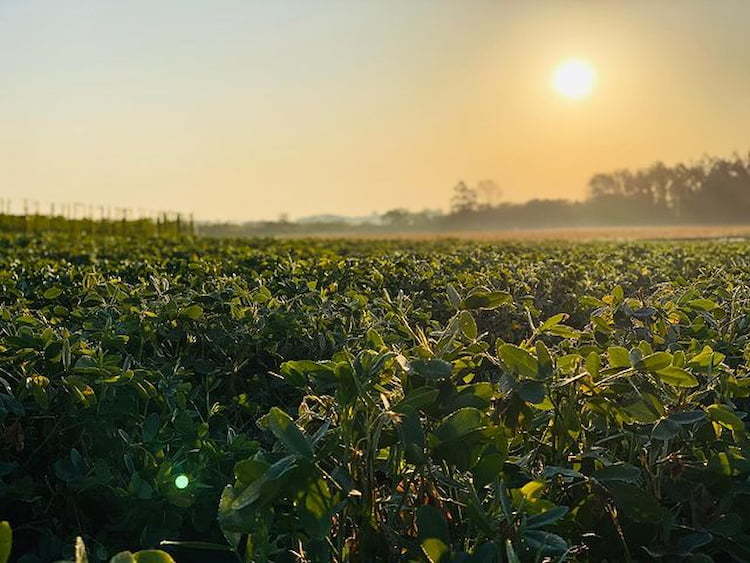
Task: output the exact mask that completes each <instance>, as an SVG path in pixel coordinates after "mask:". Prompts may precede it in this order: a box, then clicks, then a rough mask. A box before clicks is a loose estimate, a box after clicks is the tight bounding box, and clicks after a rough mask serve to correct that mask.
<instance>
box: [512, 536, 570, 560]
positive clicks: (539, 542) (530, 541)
mask: <svg viewBox="0 0 750 563" xmlns="http://www.w3.org/2000/svg"><path fill="white" fill-rule="evenodd" d="M523 539H524V541H525V542H526V545H528V546H529V549H531V551H532V553H534V555H535V556H536V557H540V556H541V557H548V556H555V555H562V554H563V553H565V552H566V551H567V550H568V543H567V542H566V541H565V540H564V539H563V538H561V537H560V536H558V535H557V534H552V533H550V532H544V531H542V530H526V531H524V533H523Z"/></svg>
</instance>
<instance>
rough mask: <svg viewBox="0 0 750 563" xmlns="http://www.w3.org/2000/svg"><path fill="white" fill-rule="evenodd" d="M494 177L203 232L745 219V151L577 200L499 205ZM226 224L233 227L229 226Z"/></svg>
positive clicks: (748, 196)
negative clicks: (378, 211) (353, 213)
mask: <svg viewBox="0 0 750 563" xmlns="http://www.w3.org/2000/svg"><path fill="white" fill-rule="evenodd" d="M501 196H502V190H501V189H500V187H499V186H498V185H497V184H496V183H495V182H494V181H492V180H482V181H480V182H479V183H478V184H477V185H476V186H475V187H471V186H469V185H468V184H467V183H466V182H463V181H461V182H459V183H458V184H457V185H456V186H455V187H454V189H453V197H452V198H451V202H450V205H451V207H450V211H449V212H448V213H446V214H442V213H439V212H434V211H429V210H426V211H420V212H411V211H409V210H407V209H403V208H397V209H392V210H390V211H388V212H386V213H384V214H382V215H380V219H379V221H377V222H372V223H365V224H359V225H356V226H353V225H348V224H346V223H345V222H333V221H332V222H329V223H316V224H314V225H303V224H302V223H295V222H289V221H279V222H275V223H274V222H262V223H247V224H245V225H235V226H229V225H214V226H206V227H202V228H201V231H202V232H205V233H206V234H218V235H222V234H305V233H307V232H311V233H312V232H315V233H323V232H337V233H342V234H345V233H349V232H371V233H372V232H374V233H377V232H383V231H427V232H429V231H433V232H434V231H443V230H456V229H472V230H473V229H509V228H510V229H514V228H518V229H524V228H548V227H581V226H622V225H657V224H667V225H673V224H679V223H682V224H700V223H703V224H726V223H734V224H739V223H750V154H748V155H747V156H744V157H743V156H740V155H735V156H733V157H731V158H715V157H705V158H703V159H702V160H699V161H697V162H694V163H690V164H682V163H680V164H675V165H673V166H667V165H666V164H664V163H662V162H656V163H654V164H652V165H651V166H648V167H646V168H641V169H637V170H627V169H621V170H615V171H614V172H608V173H600V174H595V175H594V176H593V177H592V178H591V179H590V180H589V183H588V194H587V196H586V198H585V199H584V200H583V201H571V200H566V199H532V200H530V201H527V202H525V203H508V202H505V203H501V202H500V198H501ZM230 227H231V228H230Z"/></svg>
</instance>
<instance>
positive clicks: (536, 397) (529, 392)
mask: <svg viewBox="0 0 750 563" xmlns="http://www.w3.org/2000/svg"><path fill="white" fill-rule="evenodd" d="M518 396H519V397H521V398H522V399H523V400H524V401H526V402H527V403H532V404H534V405H538V404H539V403H541V402H542V401H544V396H545V388H544V384H543V383H541V382H540V381H534V380H532V379H527V380H525V381H523V382H522V383H521V384H520V385H519V386H518Z"/></svg>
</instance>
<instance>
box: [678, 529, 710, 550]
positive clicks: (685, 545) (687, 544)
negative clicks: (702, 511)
mask: <svg viewBox="0 0 750 563" xmlns="http://www.w3.org/2000/svg"><path fill="white" fill-rule="evenodd" d="M713 540H714V536H713V535H712V534H709V533H708V532H693V533H692V534H687V535H685V536H682V537H681V538H680V539H678V540H677V550H678V551H679V552H680V553H681V554H687V553H692V552H694V551H695V550H696V549H699V548H701V547H704V546H706V545H708V544H710V543H711V542H712V541H713Z"/></svg>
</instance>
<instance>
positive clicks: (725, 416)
mask: <svg viewBox="0 0 750 563" xmlns="http://www.w3.org/2000/svg"><path fill="white" fill-rule="evenodd" d="M706 414H707V415H708V418H709V419H710V420H712V421H713V422H716V423H717V424H721V425H722V426H724V427H726V428H729V429H730V430H732V431H733V432H738V433H740V434H744V433H745V423H744V422H742V420H741V419H740V418H739V417H738V416H737V415H736V414H734V413H733V412H732V411H731V410H729V408H728V407H726V406H724V405H719V404H715V405H710V406H708V407H706Z"/></svg>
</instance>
